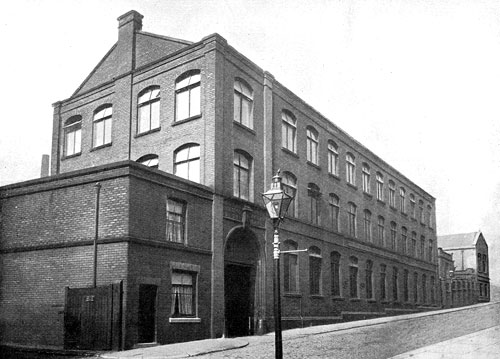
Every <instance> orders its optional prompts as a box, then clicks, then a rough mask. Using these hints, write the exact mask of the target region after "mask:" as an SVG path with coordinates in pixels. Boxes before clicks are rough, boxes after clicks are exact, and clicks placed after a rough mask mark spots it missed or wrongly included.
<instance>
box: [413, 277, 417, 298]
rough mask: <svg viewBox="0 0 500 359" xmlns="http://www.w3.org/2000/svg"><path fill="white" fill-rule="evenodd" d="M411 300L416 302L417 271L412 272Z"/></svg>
mask: <svg viewBox="0 0 500 359" xmlns="http://www.w3.org/2000/svg"><path fill="white" fill-rule="evenodd" d="M413 302H414V303H418V273H417V272H415V273H413Z"/></svg>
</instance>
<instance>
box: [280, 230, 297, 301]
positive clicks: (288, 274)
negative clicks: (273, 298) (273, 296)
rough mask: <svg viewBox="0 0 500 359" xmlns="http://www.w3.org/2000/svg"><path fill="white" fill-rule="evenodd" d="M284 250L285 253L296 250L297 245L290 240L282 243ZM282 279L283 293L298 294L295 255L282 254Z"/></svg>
mask: <svg viewBox="0 0 500 359" xmlns="http://www.w3.org/2000/svg"><path fill="white" fill-rule="evenodd" d="M284 249H285V250H286V251H295V250H297V243H296V242H294V241H292V240H288V239H287V240H286V241H285V242H284ZM283 269H284V273H283V278H284V283H283V286H284V290H285V293H298V292H299V260H298V255H297V253H284V254H283Z"/></svg>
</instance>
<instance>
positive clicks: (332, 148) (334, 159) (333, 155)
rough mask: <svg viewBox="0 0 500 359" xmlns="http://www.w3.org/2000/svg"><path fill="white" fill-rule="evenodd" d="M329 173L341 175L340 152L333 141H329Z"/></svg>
mask: <svg viewBox="0 0 500 359" xmlns="http://www.w3.org/2000/svg"><path fill="white" fill-rule="evenodd" d="M328 173H330V174H332V175H335V176H338V175H339V150H338V146H337V144H336V143H335V142H333V141H332V140H330V141H328Z"/></svg>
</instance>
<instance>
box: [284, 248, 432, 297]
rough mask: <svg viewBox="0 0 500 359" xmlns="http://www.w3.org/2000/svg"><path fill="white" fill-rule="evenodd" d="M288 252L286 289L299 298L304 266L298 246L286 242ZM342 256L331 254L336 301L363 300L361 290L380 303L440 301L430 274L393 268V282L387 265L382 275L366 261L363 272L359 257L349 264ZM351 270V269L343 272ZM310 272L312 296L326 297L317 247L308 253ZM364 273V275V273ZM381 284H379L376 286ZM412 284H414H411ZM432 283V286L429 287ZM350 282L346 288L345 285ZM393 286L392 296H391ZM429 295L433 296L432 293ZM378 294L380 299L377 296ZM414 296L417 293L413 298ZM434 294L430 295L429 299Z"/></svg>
mask: <svg viewBox="0 0 500 359" xmlns="http://www.w3.org/2000/svg"><path fill="white" fill-rule="evenodd" d="M284 249H285V251H287V252H286V253H284V255H283V286H284V292H285V293H287V294H299V293H301V289H300V285H301V283H300V273H301V271H300V262H299V256H298V254H297V252H294V251H296V250H297V249H298V244H297V242H295V241H292V240H285V242H284ZM341 257H342V255H341V254H340V253H339V252H337V251H333V252H331V253H330V273H331V276H330V280H331V282H330V285H331V286H330V292H331V295H332V296H333V297H349V298H353V299H358V298H361V289H362V288H364V297H365V298H366V299H378V300H381V301H387V300H393V301H395V302H398V301H401V300H402V301H404V302H410V301H413V302H415V303H417V302H421V303H427V301H428V300H429V299H430V302H431V303H434V302H435V300H436V281H435V277H434V276H430V277H429V280H428V277H427V275H426V274H422V275H420V276H419V274H418V273H417V272H414V273H413V275H412V276H411V275H410V271H409V270H408V269H404V270H403V271H402V272H401V271H400V269H399V268H398V267H397V266H393V267H392V273H391V274H392V276H391V279H390V280H389V279H388V275H389V273H388V268H387V265H386V264H380V265H379V267H378V275H376V274H375V271H376V269H375V268H374V263H373V261H372V260H370V259H368V260H366V261H365V264H364V268H360V263H359V260H358V258H357V257H356V256H350V257H349V258H348V261H347V262H346V261H343V260H342V259H341ZM343 266H347V267H348V268H342V267H343ZM308 267H309V268H308V269H309V283H308V284H309V294H310V295H324V294H325V293H324V290H323V284H324V283H323V272H324V267H325V266H324V260H323V256H322V253H321V250H320V249H319V248H318V247H316V246H311V247H310V248H309V249H308ZM361 270H364V275H363V274H361V273H360V271H361ZM401 274H402V288H401V279H400V278H401ZM343 276H346V277H347V278H345V279H344V278H343ZM377 280H378V283H377V282H376V281H377ZM410 281H412V283H410ZM428 281H429V283H428ZM345 282H347V283H346V284H345V285H343V284H342V283H345ZM389 285H390V288H391V289H392V295H391V294H390V293H389V290H388V289H389ZM428 291H429V292H430V293H428ZM377 292H378V295H376V293H377ZM410 292H413V293H412V294H413V295H412V296H410ZM429 294H430V295H429Z"/></svg>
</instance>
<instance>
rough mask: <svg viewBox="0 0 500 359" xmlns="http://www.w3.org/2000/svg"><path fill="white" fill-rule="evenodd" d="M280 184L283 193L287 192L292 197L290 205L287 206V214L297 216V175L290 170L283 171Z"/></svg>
mask: <svg viewBox="0 0 500 359" xmlns="http://www.w3.org/2000/svg"><path fill="white" fill-rule="evenodd" d="M281 181H282V182H281V183H282V185H283V190H284V191H285V193H288V194H289V195H291V196H292V197H293V200H292V202H291V203H290V206H289V207H288V212H287V215H288V216H290V217H296V216H297V202H298V201H297V177H295V176H294V175H293V173H291V172H283V176H282V180H281Z"/></svg>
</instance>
